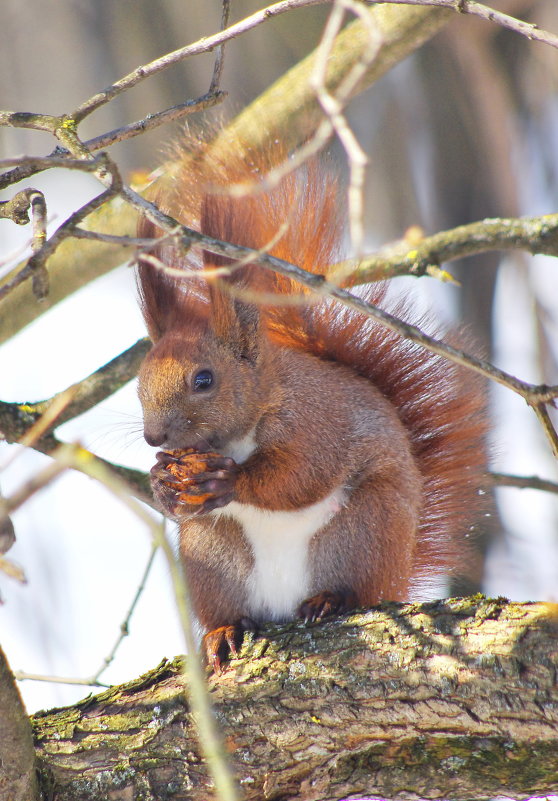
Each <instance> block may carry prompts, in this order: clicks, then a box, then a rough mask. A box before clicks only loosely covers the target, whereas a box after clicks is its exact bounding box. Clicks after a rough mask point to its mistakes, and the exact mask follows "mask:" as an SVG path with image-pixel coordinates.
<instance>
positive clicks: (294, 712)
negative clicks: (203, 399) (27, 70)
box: [34, 596, 558, 801]
mask: <svg viewBox="0 0 558 801" xmlns="http://www.w3.org/2000/svg"><path fill="white" fill-rule="evenodd" d="M557 634H558V613H557V608H556V606H555V605H549V604H515V603H509V602H507V601H506V600H505V599H497V600H488V599H485V598H483V597H481V596H475V597H473V598H470V599H460V600H451V601H440V602H436V603H432V604H423V605H418V604H415V605H413V604H410V605H397V604H385V605H383V606H382V607H380V608H378V609H375V610H371V611H368V612H366V613H363V614H355V615H351V616H349V617H348V618H344V619H335V620H331V621H327V622H324V623H322V624H318V625H311V626H305V625H304V624H291V625H286V626H283V627H275V628H273V629H271V628H270V629H268V630H267V631H266V637H262V636H260V637H257V638H255V639H254V640H251V641H250V642H248V643H247V644H245V646H244V648H243V651H242V653H241V655H240V658H238V659H235V660H233V661H232V663H231V665H230V666H229V667H228V669H227V670H226V671H225V672H224V673H223V674H222V675H221V676H220V677H212V678H211V679H210V680H209V686H210V690H211V695H212V700H213V703H214V708H215V714H216V716H217V718H218V720H219V721H220V724H221V727H222V732H223V737H224V741H225V745H226V749H227V751H228V753H229V757H230V762H231V765H232V767H233V768H234V771H235V773H236V775H237V777H238V779H239V782H240V786H241V787H242V789H243V792H244V794H245V797H246V798H247V799H260V800H261V799H284V800H285V799H293V801H294V799H297V800H298V799H305V800H306V801H308V800H309V799H316V800H317V799H319V801H325V800H326V799H340V798H347V797H349V796H350V797H351V798H354V799H356V798H364V797H368V796H370V795H375V796H378V795H379V796H382V797H384V798H405V799H412V798H417V797H422V798H452V799H465V798H476V799H481V798H490V797H494V796H496V795H499V794H505V795H509V796H513V797H515V798H523V797H526V796H530V795H535V794H548V793H550V792H552V791H556V790H558V683H557V681H558V680H557V676H558V638H557V636H556V635H557ZM183 688H184V683H183V678H182V674H181V668H180V662H179V660H175V661H174V662H172V663H168V662H165V663H163V664H161V665H160V666H159V667H158V668H156V669H155V670H154V671H152V672H151V673H149V674H147V675H145V676H143V677H141V678H139V679H137V680H136V681H133V682H131V683H130V684H127V685H123V686H121V687H116V688H113V689H111V690H108V691H106V692H104V693H102V694H101V695H98V696H95V697H90V698H87V699H85V700H84V701H82V702H81V703H79V704H77V705H76V706H74V707H70V708H67V709H61V710H53V711H51V712H47V713H40V714H38V715H36V716H35V719H34V728H35V737H36V749H37V755H38V758H39V764H40V768H41V782H42V787H43V790H44V789H46V788H48V792H49V793H50V795H47V797H48V798H49V799H53V801H77V799H79V801H88V800H89V799H95V801H132V800H133V799H140V798H141V799H142V801H149V800H151V801H155V800H156V801H159V800H160V799H174V800H175V801H179V800H180V799H196V800H197V799H200V801H202V800H203V801H208V799H209V798H211V797H212V792H211V786H210V783H209V781H208V778H207V772H206V768H205V765H204V764H203V761H202V760H201V758H200V755H199V747H198V744H197V741H196V736H195V731H194V729H193V726H192V721H191V719H190V715H189V712H188V704H187V701H186V700H185V695H184V691H183Z"/></svg>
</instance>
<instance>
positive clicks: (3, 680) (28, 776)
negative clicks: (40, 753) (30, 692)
mask: <svg viewBox="0 0 558 801" xmlns="http://www.w3.org/2000/svg"><path fill="white" fill-rule="evenodd" d="M34 762H35V753H34V751H33V733H32V730H31V726H30V725H29V718H28V717H27V713H26V711H25V707H24V706H23V702H22V700H21V697H20V695H19V692H18V689H17V686H16V682H15V679H14V677H13V674H12V672H11V670H10V667H9V665H8V663H7V661H6V657H5V656H4V652H3V651H2V648H0V801H36V799H38V797H39V796H38V787H37V777H36V773H35V764H34Z"/></svg>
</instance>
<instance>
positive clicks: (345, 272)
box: [328, 214, 558, 286]
mask: <svg viewBox="0 0 558 801" xmlns="http://www.w3.org/2000/svg"><path fill="white" fill-rule="evenodd" d="M495 250H524V251H527V252H528V253H532V254H533V255H535V254H544V255H547V256H558V214H544V215H542V216H540V217H520V218H509V217H508V218H505V217H502V218H495V219H491V220H479V221H478V222H474V223H469V224H468V225H460V226H458V227H457V228H452V229H450V230H448V231H440V232H439V233H436V234H432V235H431V236H427V237H424V238H417V237H416V236H413V239H412V241H407V240H405V239H403V240H401V241H399V242H395V243H394V244H393V245H389V246H387V247H386V248H383V249H382V250H380V251H379V252H378V253H376V254H372V255H370V256H365V257H364V258H362V259H360V260H359V261H355V260H354V259H348V260H346V261H343V262H339V263H338V264H334V265H333V266H332V267H331V270H330V271H329V272H328V278H329V279H330V280H331V281H333V282H334V283H342V284H344V285H345V286H353V285H355V284H364V283H367V282H368V281H379V280H383V279H385V278H393V277H394V276H398V275H413V276H422V275H425V274H427V273H428V272H429V271H430V269H431V268H432V267H433V266H434V267H439V266H440V265H442V264H443V263H444V262H448V261H453V260H455V259H462V258H464V257H465V256H472V255H474V254H477V253H487V252H490V251H495Z"/></svg>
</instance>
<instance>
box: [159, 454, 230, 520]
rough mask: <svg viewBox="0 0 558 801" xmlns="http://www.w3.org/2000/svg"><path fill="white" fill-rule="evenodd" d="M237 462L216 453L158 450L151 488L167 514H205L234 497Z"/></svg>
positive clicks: (180, 515) (181, 515)
mask: <svg viewBox="0 0 558 801" xmlns="http://www.w3.org/2000/svg"><path fill="white" fill-rule="evenodd" d="M236 472H237V466H236V463H235V461H234V460H233V459H231V458H230V457H228V456H221V455H220V454H218V453H199V452H197V451H192V450H190V451H171V452H167V451H161V452H159V453H158V454H157V462H156V463H155V465H154V466H153V467H152V468H151V473H150V475H151V484H152V487H153V492H154V495H155V497H156V498H157V500H158V501H159V503H160V505H161V506H162V507H163V510H164V511H165V513H166V514H170V515H171V516H173V517H184V516H187V515H189V516H194V515H196V516H197V515H203V514H208V512H211V511H213V510H214V509H219V508H220V507H222V506H226V505H227V504H228V503H230V502H231V501H232V500H233V497H234V486H235V481H236Z"/></svg>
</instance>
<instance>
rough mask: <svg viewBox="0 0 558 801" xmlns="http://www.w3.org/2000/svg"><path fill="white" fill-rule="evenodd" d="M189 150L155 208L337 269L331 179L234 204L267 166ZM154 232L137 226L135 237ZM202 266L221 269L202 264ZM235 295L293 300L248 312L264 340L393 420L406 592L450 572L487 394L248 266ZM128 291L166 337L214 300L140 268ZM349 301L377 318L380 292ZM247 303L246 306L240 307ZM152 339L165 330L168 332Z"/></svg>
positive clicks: (234, 278)
mask: <svg viewBox="0 0 558 801" xmlns="http://www.w3.org/2000/svg"><path fill="white" fill-rule="evenodd" d="M196 146H197V143H196V144H194V145H193V144H189V145H188V147H187V148H186V149H185V150H184V152H183V155H182V156H181V159H182V161H181V167H180V169H179V173H178V175H177V177H176V179H175V181H174V189H173V190H172V192H171V193H170V195H167V196H166V198H165V202H164V203H161V202H160V205H161V206H163V208H164V210H165V211H167V212H168V213H170V214H171V215H173V216H175V217H176V218H177V219H179V220H180V221H181V222H183V223H184V224H186V225H189V226H191V227H194V228H196V229H197V230H201V232H202V233H205V234H207V235H209V236H212V237H214V238H216V239H220V240H224V241H228V242H232V243H234V244H237V245H242V246H244V247H249V248H253V249H255V250H260V249H263V250H265V251H266V252H269V253H270V254H271V255H273V256H276V257H278V258H281V259H284V260H285V261H288V262H290V263H292V264H296V265H297V266H299V267H302V268H303V269H305V270H307V271H309V272H312V273H317V274H325V273H326V272H327V268H328V265H330V264H333V263H335V262H336V261H338V260H339V259H340V258H341V255H342V254H341V249H342V245H343V230H344V222H345V221H344V214H343V213H341V212H340V208H342V206H343V204H344V199H343V198H341V197H340V195H339V194H338V191H337V182H336V179H335V177H334V175H332V174H331V172H328V171H327V170H324V169H323V168H322V167H321V166H320V165H319V164H318V163H317V162H312V163H311V164H309V165H305V166H304V167H303V168H301V169H299V170H297V171H296V172H294V173H290V174H288V175H287V176H286V177H285V178H284V179H283V180H282V181H281V182H280V183H279V184H278V185H277V186H276V187H275V188H274V189H273V190H271V191H270V192H261V191H256V192H252V193H248V194H245V195H244V196H242V197H233V196H231V195H230V194H227V187H229V186H230V185H231V184H238V183H247V182H250V183H253V182H255V181H257V180H258V179H259V177H260V176H261V175H264V174H265V173H266V172H267V171H268V170H269V168H270V165H271V164H274V163H277V160H278V159H277V154H276V153H273V154H272V155H270V154H265V153H264V154H251V153H250V151H246V150H244V149H242V148H240V147H239V148H238V153H239V154H240V155H239V156H238V157H237V158H235V159H234V161H232V162H230V163H228V164H223V163H216V162H213V161H211V159H210V157H209V155H208V152H210V151H208V152H206V150H205V148H204V147H201V146H200V147H199V149H198V150H196ZM153 233H154V227H153V226H152V225H151V224H149V223H143V224H142V226H141V231H140V235H142V236H151V235H153ZM160 255H161V258H162V259H163V261H165V262H167V263H169V264H172V266H187V267H194V268H201V266H202V258H201V256H200V254H198V255H196V254H192V253H190V254H188V255H187V256H186V257H181V256H179V255H178V252H177V251H176V250H175V249H173V248H172V247H170V248H169V247H167V248H164V249H163V250H162V252H161V254H160ZM203 262H204V263H205V265H206V266H217V265H222V264H224V263H226V262H227V260H226V259H223V258H221V257H217V256H214V255H212V254H210V253H207V252H206V253H205V254H203ZM226 281H227V282H229V283H232V284H234V285H235V286H236V287H237V288H238V287H240V288H242V289H243V292H244V293H245V292H246V291H249V292H251V293H253V295H252V297H253V298H254V299H257V296H258V294H259V293H268V292H274V293H278V294H279V295H280V296H282V297H283V298H284V297H285V296H289V297H291V296H293V295H303V296H306V301H305V302H304V297H303V298H302V299H301V302H300V303H296V302H294V303H287V304H281V303H279V304H277V305H274V304H269V303H267V305H266V304H263V303H262V304H258V305H259V306H260V310H261V316H262V320H263V322H264V324H265V330H266V331H267V336H269V337H270V339H272V340H273V341H274V342H276V343H277V344H279V345H284V346H287V347H292V348H296V349H299V350H304V351H307V352H309V353H312V354H314V355H316V356H317V357H319V358H322V359H328V360H333V361H336V362H341V363H343V364H346V365H349V366H351V367H352V368H353V369H354V370H356V371H357V372H358V373H359V374H361V375H363V376H365V377H366V378H368V379H369V380H370V381H372V382H373V383H374V384H375V385H376V386H377V387H378V388H379V389H380V391H381V392H382V393H383V394H384V396H385V397H387V398H388V399H389V400H390V401H391V403H392V405H393V406H394V407H395V409H396V410H397V412H398V414H399V417H400V419H401V420H402V422H403V424H404V426H405V428H406V430H407V431H408V435H409V438H410V441H411V443H412V449H413V453H414V456H415V458H416V460H417V463H418V466H419V470H420V472H421V475H422V477H423V482H424V507H423V509H422V514H421V522H420V528H419V532H418V545H417V549H416V564H415V570H414V577H415V585H416V586H417V587H418V586H421V585H422V584H423V583H424V582H425V581H428V579H429V578H436V577H437V576H438V575H439V574H440V573H441V572H444V571H450V570H452V569H454V568H455V567H459V566H460V562H461V561H462V560H463V557H464V554H465V553H466V552H467V538H468V536H469V534H470V531H471V529H472V528H473V527H474V526H475V524H476V523H478V522H479V521H478V517H479V514H480V513H479V509H482V508H483V504H482V502H481V501H480V500H479V494H481V493H482V488H483V487H484V485H485V480H486V479H485V469H486V447H485V438H486V432H487V422H486V408H485V407H486V393H485V389H484V387H483V382H482V380H481V379H480V378H479V377H478V376H477V375H476V374H474V373H472V372H471V371H467V370H465V369H464V368H462V367H459V366H457V365H456V364H454V363H452V362H450V361H448V360H446V359H444V358H442V357H440V356H437V355H435V354H433V353H431V352H429V351H427V350H426V349H424V348H423V347H421V346H419V345H416V344H414V343H412V342H410V341H408V340H405V339H403V338H402V337H401V336H399V335H398V334H396V333H395V332H393V331H391V330H389V329H387V328H385V327H383V326H381V325H380V324H379V323H377V322H374V321H373V320H372V319H370V318H368V317H366V316H365V315H364V314H362V313H359V312H357V311H355V310H353V309H350V308H348V307H346V306H343V305H342V304H341V303H340V302H338V301H335V300H332V299H320V300H316V298H315V296H314V297H311V296H310V294H311V293H310V291H309V290H307V289H305V288H304V287H302V286H301V285H300V284H298V283H296V282H295V281H293V280H290V279H288V278H284V277H282V276H279V275H277V274H276V273H273V272H272V271H271V270H269V269H267V268H265V267H263V266H260V265H258V264H257V263H255V264H248V265H244V266H241V267H240V268H238V269H235V270H234V271H233V272H231V274H230V276H229V277H228V278H227V279H226ZM139 283H140V290H141V294H142V300H143V307H144V314H145V316H146V320H147V322H148V325H149V326H150V330H151V328H157V326H163V322H162V319H161V318H162V317H164V316H166V317H167V318H168V317H169V316H170V317H171V318H172V319H173V320H174V323H173V325H175V326H181V325H184V326H187V325H188V320H189V319H192V317H193V316H195V317H196V318H199V316H200V314H201V315H202V316H203V313H204V311H203V310H204V308H207V307H208V306H209V304H210V303H211V298H212V293H213V297H214V296H215V293H216V292H226V291H227V288H226V286H224V284H221V288H220V289H219V288H218V287H217V286H216V285H215V283H213V284H212V287H211V289H209V290H208V289H207V286H206V284H205V282H200V283H197V284H196V288H195V290H194V291H192V289H191V287H192V283H193V282H192V281H191V280H188V281H187V282H186V289H185V288H184V283H185V282H182V281H180V279H177V278H174V277H170V276H168V275H165V274H164V273H162V272H161V271H158V270H154V269H152V268H151V267H150V266H141V263H140V270H139ZM357 292H358V294H359V296H360V297H361V298H363V299H365V300H366V301H368V302H370V303H373V304H380V305H382V306H383V307H384V308H385V307H386V287H385V285H384V284H373V285H368V286H366V287H361V288H359V289H358V290H357ZM243 296H244V297H246V295H245V294H244V295H243ZM389 311H390V312H391V313H392V314H395V315H396V316H399V317H401V318H402V319H404V320H405V321H407V322H411V323H413V324H414V325H418V326H419V327H421V328H422V329H423V330H426V331H427V333H430V334H431V335H434V336H436V337H437V338H440V336H444V338H445V340H446V341H448V342H451V344H453V345H454V346H458V347H462V348H465V349H466V348H467V347H468V342H467V337H466V336H464V335H463V334H462V333H460V332H446V333H445V334H444V332H441V331H440V330H436V328H435V327H434V326H433V325H432V324H431V323H430V322H429V321H428V320H426V319H421V318H417V316H416V315H415V316H413V314H412V313H411V311H410V303H409V302H408V301H407V302H399V303H392V304H390V305H389ZM163 327H166V328H168V324H165V325H164V326H163Z"/></svg>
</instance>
